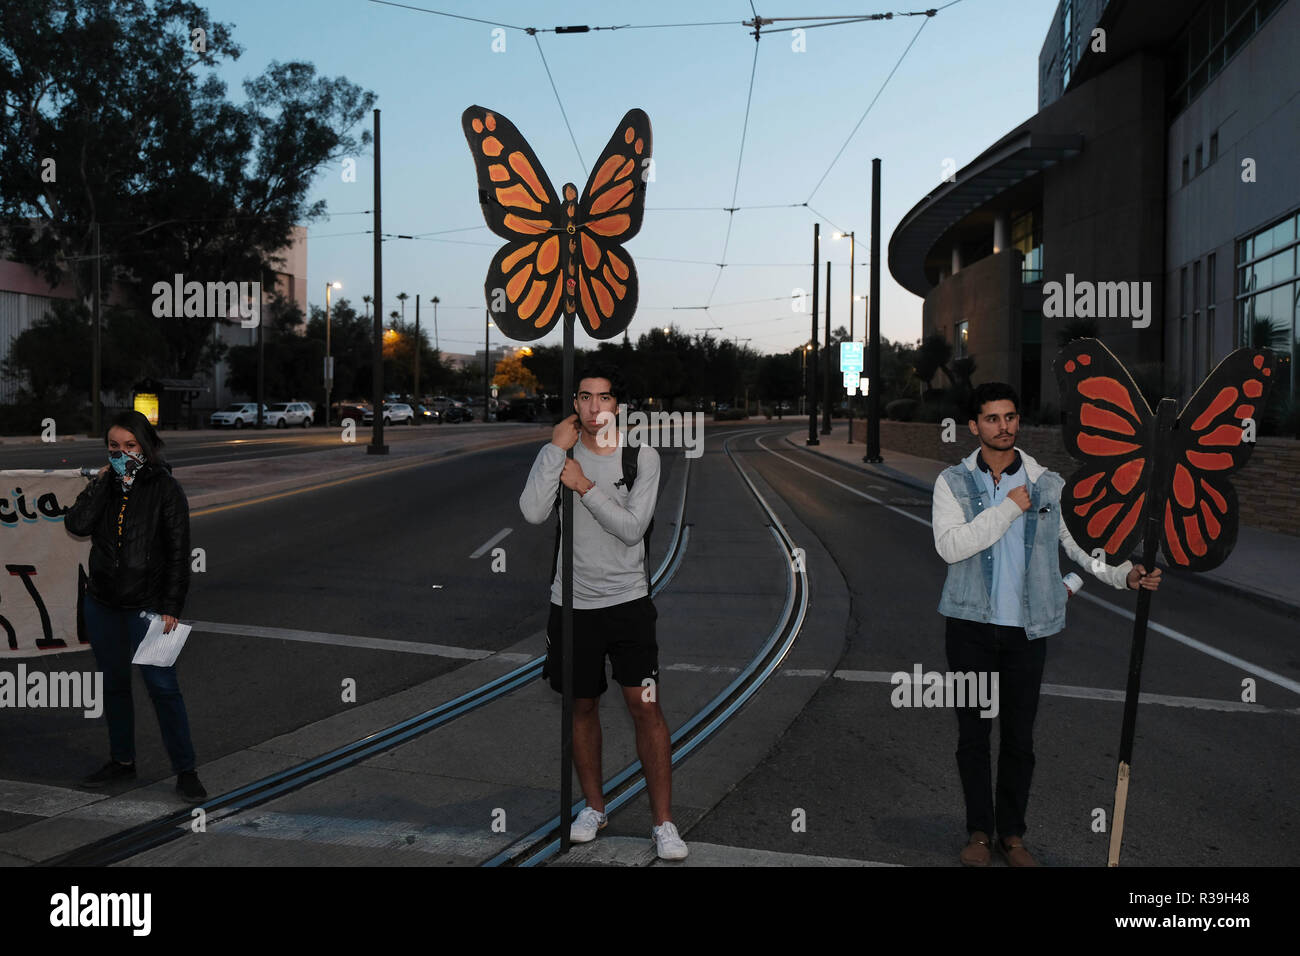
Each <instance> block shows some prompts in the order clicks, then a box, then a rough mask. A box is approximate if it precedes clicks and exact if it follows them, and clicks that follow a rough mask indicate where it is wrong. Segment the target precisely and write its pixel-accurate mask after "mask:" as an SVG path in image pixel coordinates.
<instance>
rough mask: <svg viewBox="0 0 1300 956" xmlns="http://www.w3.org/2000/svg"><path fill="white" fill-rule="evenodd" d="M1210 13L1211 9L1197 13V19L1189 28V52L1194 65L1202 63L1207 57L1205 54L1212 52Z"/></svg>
mask: <svg viewBox="0 0 1300 956" xmlns="http://www.w3.org/2000/svg"><path fill="white" fill-rule="evenodd" d="M1209 38H1210V14H1209V10H1202V11H1201V12H1200V13H1199V14H1197V16H1196V19H1194V20H1193V21H1192V25H1191V26H1190V27H1189V28H1188V30H1187V39H1188V54H1189V56H1190V57H1191V63H1192V66H1196V64H1198V63H1200V62H1201V60H1203V59H1205V54H1207V53H1209V52H1210V47H1209Z"/></svg>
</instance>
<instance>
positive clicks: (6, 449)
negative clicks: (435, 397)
mask: <svg viewBox="0 0 1300 956" xmlns="http://www.w3.org/2000/svg"><path fill="white" fill-rule="evenodd" d="M514 427H516V426H514V425H513V424H511V423H500V424H497V423H489V424H486V425H485V424H483V423H482V422H459V423H455V424H447V425H419V426H411V425H390V426H389V427H388V428H385V429H384V441H385V443H392V442H403V441H414V440H417V439H420V438H427V437H431V436H442V435H457V434H462V433H463V434H465V435H476V436H484V435H491V434H494V433H495V434H501V432H502V430H503V429H512V428H514ZM161 434H162V439H163V441H164V442H165V443H166V456H167V460H168V461H169V462H170V463H171V464H172V465H173V466H176V467H180V466H182V465H208V464H213V463H216V462H232V461H246V460H250V459H255V458H270V457H274V456H279V455H303V454H310V453H311V452H316V451H327V450H329V449H331V448H337V447H338V445H339V429H338V428H337V427H333V428H329V429H326V428H263V429H256V428H243V429H240V430H239V431H235V430H233V429H229V430H226V431H222V432H216V431H212V430H206V431H201V432H198V433H191V432H184V431H164V432H162V433H161ZM370 435H371V429H370V427H369V426H365V427H361V426H358V428H357V441H358V442H360V443H365V442H368V441H369V440H370ZM105 455H106V452H105V451H104V447H103V443H102V442H100V441H91V440H88V439H78V440H75V441H58V442H50V443H48V444H47V443H43V442H34V441H32V442H27V441H24V442H19V441H16V440H14V439H7V440H6V441H5V442H4V444H3V445H0V469H9V468H83V467H95V468H98V467H100V466H101V465H103V464H104V463H105V461H106V460H107V459H106V457H105Z"/></svg>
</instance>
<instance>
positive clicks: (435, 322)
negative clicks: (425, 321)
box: [433, 295, 442, 352]
mask: <svg viewBox="0 0 1300 956" xmlns="http://www.w3.org/2000/svg"><path fill="white" fill-rule="evenodd" d="M441 301H442V300H441V299H439V298H438V297H437V296H436V295H435V296H434V297H433V347H434V348H435V349H436V350H437V351H439V352H441V351H442V347H441V346H439V345H438V303H439V302H441Z"/></svg>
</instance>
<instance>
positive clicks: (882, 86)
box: [804, 0, 956, 232]
mask: <svg viewBox="0 0 1300 956" xmlns="http://www.w3.org/2000/svg"><path fill="white" fill-rule="evenodd" d="M955 2H956V0H955ZM949 6H951V4H949ZM929 22H930V18H929V17H926V18H925V19H924V20H922V21H921V26H920V27H919V28H918V29H917V31H916V33H915V34H913V35H912V39H911V41H910V42H909V43H908V44H907V47H906V48H905V49H904V50H903V55H902V56H900V57H899V58H898V62H897V63H895V64H894V68H893V69H892V70H890V71H889V75H888V76H887V77H885V82H883V83H881V84H880V89H878V90H876V95H875V96H873V97H872V98H871V102H870V103H868V104H867V108H866V109H865V110H863V111H862V115H861V116H860V117H858V121H857V122H856V123H855V124H853V131H852V132H851V133H849V135H848V138H847V139H846V140H844V145H843V146H841V147H840V149H839V152H837V153H836V154H835V158H834V159H832V160H831V164H830V165H829V166H827V167H826V172H824V173H822V178H821V179H819V180H817V185H816V186H814V187H813V190H812V192H810V193H809V194H808V198H807V199H806V200H805V201H804V205H807V204H808V203H810V202H812V198H813V196H816V195H817V190H819V189H821V188H822V183H824V182H825V181H826V177H827V176H829V175H830V174H831V170H832V169H834V168H835V164H836V163H838V162H839V161H840V157H841V156H843V155H844V151H845V150H846V149H848V148H849V143H851V142H853V137H854V136H856V135H857V134H858V129H859V128H860V127H861V126H862V123H863V121H864V120H865V119H866V118H867V114H868V113H870V112H871V108H872V107H873V106H875V105H876V101H877V100H879V99H880V94H882V93H884V92H885V87H887V86H888V85H889V81H890V80H892V79H893V78H894V74H895V73H897V72H898V68H899V67H900V66H902V65H903V60H904V59H906V57H907V54H908V52H909V51H910V50H911V49H912V47H913V45H914V44H915V43H916V41H917V38H919V37H920V36H921V31H922V30H924V29H925V25H926V24H927V23H929ZM827 221H829V220H827ZM840 231H841V232H843V231H844V230H842V229H841V230H840Z"/></svg>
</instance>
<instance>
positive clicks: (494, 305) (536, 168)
mask: <svg viewBox="0 0 1300 956" xmlns="http://www.w3.org/2000/svg"><path fill="white" fill-rule="evenodd" d="M461 128H462V129H463V130H464V132H465V139H466V140H467V141H468V142H469V148H470V152H471V153H472V154H473V156H474V167H475V169H476V170H477V172H478V196H479V205H480V207H482V210H483V218H484V220H485V221H486V222H487V226H488V228H489V229H491V230H492V231H493V232H495V233H496V234H497V235H498V236H501V237H503V238H505V239H509V240H511V241H510V242H509V243H507V244H506V245H505V246H503V247H502V248H501V249H500V250H499V251H498V252H497V254H496V255H495V256H494V257H493V259H492V264H491V266H489V268H488V274H487V281H486V282H485V283H484V285H483V291H484V295H485V297H486V299H487V304H488V311H489V312H490V313H491V314H492V318H493V320H494V321H495V322H496V324H497V326H498V328H500V329H501V331H502V333H504V334H505V335H506V336H508V337H510V338H512V339H517V340H522V341H528V340H531V339H536V338H541V337H542V336H543V335H545V334H546V333H547V332H548V331H549V330H550V328H551V326H552V325H553V324H554V322H555V320H556V319H557V318H558V317H559V316H560V314H561V309H562V305H563V303H562V295H561V293H562V286H563V274H562V270H561V268H560V228H561V219H562V209H563V206H562V203H561V201H560V197H559V194H558V193H556V191H555V187H554V186H552V185H551V181H550V179H549V178H548V177H547V175H546V170H545V169H543V168H542V164H541V163H540V162H539V161H538V159H537V154H536V153H534V152H533V149H532V147H531V146H529V145H528V142H527V141H526V140H525V139H524V137H523V135H522V134H521V133H520V132H519V130H518V129H516V128H515V125H514V124H513V123H511V122H510V121H509V120H508V119H506V118H505V117H504V116H502V115H501V114H500V113H497V112H495V111H493V110H489V109H485V108H484V107H482V106H471V107H470V108H469V109H467V110H465V112H464V113H463V114H461Z"/></svg>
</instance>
